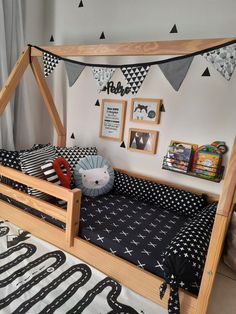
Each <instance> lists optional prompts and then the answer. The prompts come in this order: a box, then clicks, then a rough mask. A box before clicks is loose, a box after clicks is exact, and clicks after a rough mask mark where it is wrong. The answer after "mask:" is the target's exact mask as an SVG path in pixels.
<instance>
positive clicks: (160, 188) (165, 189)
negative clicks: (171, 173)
mask: <svg viewBox="0 0 236 314" xmlns="http://www.w3.org/2000/svg"><path fill="white" fill-rule="evenodd" d="M114 190H115V191H117V192H118V193H121V194H124V195H128V196H131V197H136V198H138V199H140V200H145V201H147V202H150V203H152V204H156V205H159V206H160V207H161V208H163V209H170V210H173V211H175V212H178V213H179V214H182V215H186V216H194V215H195V214H196V213H197V212H199V211H200V210H201V209H202V208H203V207H204V206H205V205H206V198H205V196H199V195H196V194H193V193H190V192H186V191H183V190H179V189H176V188H172V187H169V186H167V185H164V184H157V183H154V182H151V181H148V180H143V179H138V178H135V177H132V176H128V175H127V174H124V173H121V172H118V171H115V181H114Z"/></svg>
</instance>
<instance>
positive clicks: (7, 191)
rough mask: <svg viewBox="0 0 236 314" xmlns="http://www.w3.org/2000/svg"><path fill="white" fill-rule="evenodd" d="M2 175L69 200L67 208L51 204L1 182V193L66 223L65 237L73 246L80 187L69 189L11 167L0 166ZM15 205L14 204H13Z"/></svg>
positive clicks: (76, 231)
mask: <svg viewBox="0 0 236 314" xmlns="http://www.w3.org/2000/svg"><path fill="white" fill-rule="evenodd" d="M0 176H4V177H6V178H9V179H11V180H14V181H17V182H20V183H22V184H25V185H27V186H30V187H32V188H35V189H37V190H40V191H42V192H44V193H46V194H48V195H50V196H54V197H56V198H59V199H61V200H64V201H65V202H67V207H66V209H63V208H61V207H59V206H57V205H54V204H51V203H49V202H47V201H45V200H42V199H39V198H37V197H34V196H31V195H29V194H27V193H24V192H21V191H18V190H16V189H13V188H12V187H10V186H8V185H6V184H4V183H0V193H1V194H3V195H5V196H7V197H10V198H13V199H14V200H16V201H18V202H21V203H23V204H25V205H27V206H30V207H32V208H34V209H37V210H39V211H40V212H42V213H44V214H47V215H49V216H51V217H53V218H56V219H58V220H60V221H62V222H64V223H65V224H66V230H65V237H66V243H67V245H68V246H73V240H74V237H75V236H77V235H78V231H79V219H80V202H81V190H80V189H73V190H70V189H67V188H64V187H62V186H59V185H56V184H53V183H50V182H47V181H45V180H41V179H39V178H36V177H32V176H29V175H26V174H24V173H22V172H20V171H18V170H15V169H11V168H9V167H5V166H0ZM4 204H5V202H4V201H2V200H0V205H1V206H4ZM12 206H13V205H12Z"/></svg>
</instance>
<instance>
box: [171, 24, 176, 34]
mask: <svg viewBox="0 0 236 314" xmlns="http://www.w3.org/2000/svg"><path fill="white" fill-rule="evenodd" d="M173 33H178V30H177V27H176V24H175V25H174V26H173V27H172V29H171V31H170V34H173Z"/></svg>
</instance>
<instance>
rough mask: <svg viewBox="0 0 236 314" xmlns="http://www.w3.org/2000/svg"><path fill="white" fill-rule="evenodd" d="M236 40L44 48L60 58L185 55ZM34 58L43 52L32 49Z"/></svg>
mask: <svg viewBox="0 0 236 314" xmlns="http://www.w3.org/2000/svg"><path fill="white" fill-rule="evenodd" d="M233 39H234V38H214V39H188V40H169V41H147V42H133V43H132V42H131V43H120V44H98V45H63V46H44V47H42V48H43V49H45V50H47V51H50V52H52V53H55V54H57V55H60V56H62V57H63V56H64V57H66V56H140V55H183V54H188V53H193V52H196V51H199V50H202V49H207V48H210V47H213V46H216V45H221V44H223V43H226V42H228V41H230V40H233ZM31 53H32V56H37V57H40V56H42V52H41V51H39V50H38V49H35V48H32V52H31Z"/></svg>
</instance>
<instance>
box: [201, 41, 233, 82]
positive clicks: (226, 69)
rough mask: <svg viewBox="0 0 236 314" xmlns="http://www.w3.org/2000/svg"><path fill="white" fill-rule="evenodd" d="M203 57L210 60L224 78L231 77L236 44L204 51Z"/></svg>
mask: <svg viewBox="0 0 236 314" xmlns="http://www.w3.org/2000/svg"><path fill="white" fill-rule="evenodd" d="M203 57H204V58H206V59H207V61H209V62H211V63H212V64H213V66H214V67H215V68H216V70H217V71H219V72H220V74H221V75H223V76H224V78H226V80H228V81H229V80H230V79H231V76H232V74H233V72H234V69H235V66H236V44H232V45H229V46H225V47H222V48H219V49H216V50H213V51H209V52H205V53H204V54H203Z"/></svg>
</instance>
